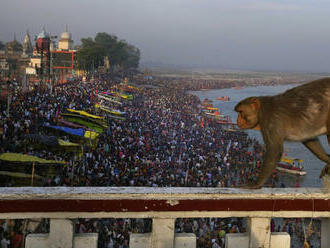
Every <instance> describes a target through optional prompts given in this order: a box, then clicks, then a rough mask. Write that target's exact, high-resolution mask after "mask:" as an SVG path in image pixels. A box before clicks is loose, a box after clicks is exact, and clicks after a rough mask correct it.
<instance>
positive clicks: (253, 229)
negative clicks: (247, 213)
mask: <svg viewBox="0 0 330 248" xmlns="http://www.w3.org/2000/svg"><path fill="white" fill-rule="evenodd" d="M248 235H249V239H250V241H249V248H270V218H248Z"/></svg>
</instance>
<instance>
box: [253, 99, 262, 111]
mask: <svg viewBox="0 0 330 248" xmlns="http://www.w3.org/2000/svg"><path fill="white" fill-rule="evenodd" d="M260 105H261V102H260V100H259V98H258V97H252V98H251V107H252V108H253V109H254V110H259V109H260Z"/></svg>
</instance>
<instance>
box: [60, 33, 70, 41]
mask: <svg viewBox="0 0 330 248" xmlns="http://www.w3.org/2000/svg"><path fill="white" fill-rule="evenodd" d="M61 39H63V40H64V39H66V40H71V34H70V33H69V32H67V31H66V32H63V33H62V34H61Z"/></svg>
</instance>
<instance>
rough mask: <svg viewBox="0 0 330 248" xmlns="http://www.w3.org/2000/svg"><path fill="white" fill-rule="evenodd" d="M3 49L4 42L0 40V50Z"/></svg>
mask: <svg viewBox="0 0 330 248" xmlns="http://www.w3.org/2000/svg"><path fill="white" fill-rule="evenodd" d="M4 49H5V44H3V43H2V41H0V50H4Z"/></svg>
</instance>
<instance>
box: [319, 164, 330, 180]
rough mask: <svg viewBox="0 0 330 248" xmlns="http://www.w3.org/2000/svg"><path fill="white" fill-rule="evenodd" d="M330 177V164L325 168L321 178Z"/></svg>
mask: <svg viewBox="0 0 330 248" xmlns="http://www.w3.org/2000/svg"><path fill="white" fill-rule="evenodd" d="M327 174H328V175H330V164H327V165H326V166H324V167H323V169H322V171H321V174H320V178H322V177H323V176H325V175H327Z"/></svg>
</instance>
